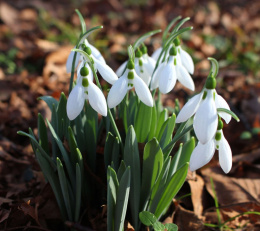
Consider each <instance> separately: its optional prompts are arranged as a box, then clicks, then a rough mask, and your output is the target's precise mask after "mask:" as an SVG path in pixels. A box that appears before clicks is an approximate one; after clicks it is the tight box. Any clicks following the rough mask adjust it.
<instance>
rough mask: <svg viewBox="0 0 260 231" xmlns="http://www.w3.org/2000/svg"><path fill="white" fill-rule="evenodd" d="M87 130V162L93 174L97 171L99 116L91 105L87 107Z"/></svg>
mask: <svg viewBox="0 0 260 231" xmlns="http://www.w3.org/2000/svg"><path fill="white" fill-rule="evenodd" d="M86 115H87V121H86V128H85V145H86V146H87V155H86V161H87V163H88V165H89V167H90V168H91V170H92V171H93V172H95V170H96V151H97V150H96V148H97V130H98V114H97V112H96V111H95V110H94V109H93V108H92V107H91V106H90V105H89V104H87V105H86Z"/></svg>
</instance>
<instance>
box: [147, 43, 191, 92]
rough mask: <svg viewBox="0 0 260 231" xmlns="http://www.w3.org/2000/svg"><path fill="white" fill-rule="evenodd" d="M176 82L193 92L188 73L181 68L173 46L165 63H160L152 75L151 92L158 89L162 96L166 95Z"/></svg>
mask: <svg viewBox="0 0 260 231" xmlns="http://www.w3.org/2000/svg"><path fill="white" fill-rule="evenodd" d="M177 80H179V81H180V83H181V84H182V85H184V86H185V87H187V88H188V89H190V90H192V91H194V90H195V85H194V82H193V80H192V78H191V76H190V74H189V73H188V71H187V70H186V69H185V68H184V67H183V65H182V63H181V61H180V59H179V58H178V54H177V49H176V47H175V46H174V45H173V46H172V47H171V49H170V52H169V57H168V59H167V62H163V63H160V64H159V66H158V68H157V70H156V71H155V73H154V75H153V79H152V82H151V90H153V89H156V88H157V87H159V90H160V91H161V92H162V93H163V94H167V93H168V92H170V91H171V90H172V89H173V88H174V86H175V84H176V81H177Z"/></svg>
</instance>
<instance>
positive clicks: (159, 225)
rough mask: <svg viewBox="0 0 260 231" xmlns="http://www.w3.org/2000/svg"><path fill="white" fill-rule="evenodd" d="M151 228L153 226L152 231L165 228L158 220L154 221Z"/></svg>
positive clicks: (161, 230)
mask: <svg viewBox="0 0 260 231" xmlns="http://www.w3.org/2000/svg"><path fill="white" fill-rule="evenodd" d="M153 228H154V231H164V230H165V227H164V225H163V224H162V223H161V222H160V221H156V222H155V223H154V224H153Z"/></svg>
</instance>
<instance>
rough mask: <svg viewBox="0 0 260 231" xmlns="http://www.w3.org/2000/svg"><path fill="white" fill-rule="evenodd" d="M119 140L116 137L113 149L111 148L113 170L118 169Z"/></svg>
mask: <svg viewBox="0 0 260 231" xmlns="http://www.w3.org/2000/svg"><path fill="white" fill-rule="evenodd" d="M119 149H120V148H119V140H118V138H117V137H116V139H115V141H114V143H113V149H112V161H113V163H114V169H115V171H117V170H118V167H119Z"/></svg>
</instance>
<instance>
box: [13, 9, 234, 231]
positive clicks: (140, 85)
mask: <svg viewBox="0 0 260 231" xmlns="http://www.w3.org/2000/svg"><path fill="white" fill-rule="evenodd" d="M76 12H77V13H78V15H79V18H80V21H81V26H82V33H81V35H80V37H79V39H78V42H77V44H76V46H75V48H74V49H73V50H72V51H71V53H70V55H69V57H68V60H67V64H66V67H67V72H68V73H71V78H70V88H69V92H70V93H69V96H68V98H67V97H66V96H65V94H63V93H62V94H61V96H60V99H59V101H57V100H56V99H54V98H52V97H50V96H42V97H40V99H41V100H44V101H45V102H46V103H47V104H48V106H49V108H50V110H51V112H52V118H51V122H49V121H48V120H44V118H43V117H42V115H41V114H39V115H38V134H37V138H36V136H35V134H34V133H33V132H32V130H31V129H29V133H25V132H21V131H20V132H18V133H19V134H20V135H25V136H28V137H29V138H30V140H31V144H32V147H33V150H34V153H35V156H36V159H37V161H38V163H39V165H40V167H41V169H42V171H43V174H44V176H45V179H46V181H47V182H48V183H49V184H50V185H51V187H52V189H53V192H54V194H55V197H56V200H57V203H58V206H59V208H60V212H61V216H62V219H63V220H64V221H71V222H76V223H77V222H81V223H82V224H84V223H87V220H86V219H87V218H86V217H87V216H86V215H85V214H86V213H85V211H86V210H89V209H91V208H96V209H100V210H101V207H102V206H106V216H107V230H108V231H122V230H123V229H124V223H125V220H127V221H129V222H130V223H131V225H132V226H133V227H134V229H135V230H143V229H144V227H145V226H151V227H153V229H154V230H177V229H178V228H177V226H176V225H175V224H166V225H163V224H162V223H160V221H159V220H160V218H161V217H162V216H163V215H164V214H165V213H166V211H167V209H168V207H169V206H170V204H171V202H172V199H173V198H174V197H175V195H176V194H177V193H178V191H179V190H180V188H181V187H182V185H183V183H184V181H185V179H186V176H187V172H188V168H189V167H190V169H191V170H192V171H195V170H196V169H198V168H200V167H202V166H204V165H206V164H207V163H208V162H209V161H210V160H211V158H212V156H213V155H214V153H215V149H217V150H218V153H219V162H220V166H221V168H222V169H223V171H224V172H225V173H227V172H229V171H230V169H231V166H232V153H231V149H230V146H229V144H228V142H227V140H226V139H225V137H224V134H223V120H224V121H225V123H229V122H230V120H231V117H232V116H233V117H234V118H235V119H236V120H238V118H237V117H236V115H235V114H234V113H233V112H231V111H230V108H229V106H228V104H227V102H226V101H225V100H224V99H223V98H222V97H221V96H220V95H218V94H217V92H216V90H215V88H216V77H217V74H218V63H217V61H216V60H215V59H213V58H209V60H210V61H211V62H212V68H211V70H210V71H209V75H208V78H207V79H206V82H205V85H204V88H203V89H202V91H201V92H200V93H198V94H194V96H193V97H192V98H191V99H190V100H189V101H188V102H187V103H186V104H185V105H184V107H183V108H182V109H180V107H179V103H178V100H177V99H176V101H175V103H176V106H175V108H174V110H173V113H171V114H169V111H168V110H167V109H166V108H164V107H163V106H162V102H161V97H160V96H161V94H167V93H169V92H171V91H172V90H173V88H174V86H175V84H176V81H179V82H180V83H181V84H182V85H183V87H184V88H188V89H190V90H192V91H194V90H195V85H194V82H193V79H192V74H193V72H194V64H193V60H192V58H191V56H190V55H189V54H188V53H187V52H186V51H185V50H183V48H182V47H181V40H180V37H181V34H182V33H184V32H186V31H189V30H191V29H192V27H186V28H183V29H180V28H181V26H182V25H183V24H184V23H185V22H186V21H187V20H188V18H185V19H182V20H181V17H177V18H175V19H174V20H173V21H172V22H171V23H170V24H169V25H168V27H167V28H166V29H165V31H164V32H163V35H162V44H161V47H160V48H159V49H158V50H156V51H155V52H154V53H153V54H152V56H149V54H148V52H147V47H146V45H145V40H146V39H147V38H148V37H151V36H153V35H154V34H157V33H160V32H161V30H155V31H151V32H148V33H146V34H144V35H143V36H141V37H140V38H138V39H137V40H136V42H135V43H134V44H132V45H129V46H128V59H127V61H126V62H125V63H123V64H122V65H121V66H120V67H119V68H118V70H117V71H116V72H114V70H112V69H111V68H110V67H109V66H108V65H107V64H106V61H105V59H104V58H103V56H102V54H101V53H100V52H99V51H98V49H97V48H95V47H94V46H93V45H91V44H90V43H89V42H88V36H89V35H90V34H91V33H97V31H98V30H99V29H101V28H102V26H98V27H94V28H91V29H89V30H86V25H85V22H84V19H83V17H82V15H81V14H80V12H79V11H76ZM175 24H176V25H175ZM174 25H175V27H173V26H174ZM75 73H76V79H75V80H74V75H75ZM100 77H101V78H103V79H104V80H105V81H106V82H107V83H108V84H110V85H111V87H110V89H109V90H108V92H106V94H105V95H107V97H105V95H104V91H103V89H102V86H101V84H100V82H99V79H100ZM192 130H194V133H195V136H196V137H192V136H190V133H191V131H192ZM48 131H50V133H51V136H50V137H51V139H50V140H49V139H48V137H49V136H48ZM178 141H181V143H180V142H178ZM177 142H178V143H177ZM140 143H142V144H143V145H139V144H140ZM177 144H178V145H179V147H177V149H176V150H177V151H174V152H173V151H172V150H173V148H174V146H175V145H177ZM174 150H175V149H174Z"/></svg>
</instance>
